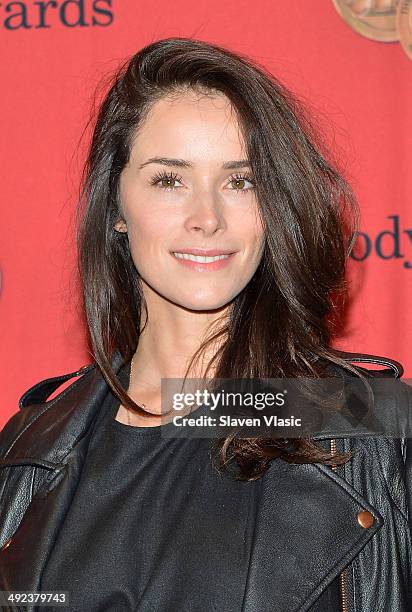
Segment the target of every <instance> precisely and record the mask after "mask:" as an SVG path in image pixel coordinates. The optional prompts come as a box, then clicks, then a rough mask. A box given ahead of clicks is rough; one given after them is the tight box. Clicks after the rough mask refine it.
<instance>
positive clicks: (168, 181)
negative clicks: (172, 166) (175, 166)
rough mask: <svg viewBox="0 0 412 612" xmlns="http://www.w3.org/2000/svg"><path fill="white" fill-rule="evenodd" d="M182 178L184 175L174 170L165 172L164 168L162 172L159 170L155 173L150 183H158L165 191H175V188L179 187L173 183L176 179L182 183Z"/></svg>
mask: <svg viewBox="0 0 412 612" xmlns="http://www.w3.org/2000/svg"><path fill="white" fill-rule="evenodd" d="M182 180H183V179H182V177H181V176H179V175H178V174H175V173H174V172H165V171H164V170H163V171H162V172H158V173H157V174H155V175H154V177H153V178H152V179H151V181H150V184H151V185H157V186H158V187H159V188H160V189H163V190H164V191H173V190H174V189H177V188H176V187H175V186H174V185H173V183H174V182H175V181H178V182H179V183H180V181H182Z"/></svg>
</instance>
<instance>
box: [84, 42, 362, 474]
mask: <svg viewBox="0 0 412 612" xmlns="http://www.w3.org/2000/svg"><path fill="white" fill-rule="evenodd" d="M187 88H192V89H194V90H198V91H201V92H203V93H205V92H206V93H207V92H216V91H217V92H221V93H223V94H225V95H226V96H227V97H228V98H229V100H230V101H231V103H232V105H233V108H234V109H235V110H236V112H237V115H238V118H239V123H240V126H241V129H242V134H243V138H244V142H245V147H246V151H247V153H248V158H249V160H250V163H251V166H252V174H253V177H254V181H255V184H256V195H257V200H258V204H259V211H260V214H261V217H262V220H263V222H264V226H265V246H264V252H263V256H262V260H261V263H260V265H259V267H258V269H257V270H256V273H255V274H254V276H253V278H252V279H251V280H250V282H249V283H248V285H247V286H246V287H245V288H244V289H243V290H242V291H241V293H240V294H239V295H238V296H237V297H236V298H235V299H234V300H233V302H232V304H231V306H230V314H229V317H226V318H225V319H224V320H223V319H222V321H221V322H220V325H218V327H217V329H216V330H215V331H214V333H213V334H212V335H211V336H210V337H209V338H208V339H207V341H206V342H204V343H203V344H202V346H201V347H199V350H198V351H196V353H195V355H193V359H192V361H191V363H190V365H189V368H190V367H191V365H192V363H193V362H194V360H195V359H198V358H199V357H200V356H201V354H202V353H203V351H204V350H205V349H206V348H207V347H210V346H214V343H215V342H216V341H219V340H220V342H219V349H218V350H216V351H215V353H214V357H213V358H212V360H211V361H210V363H209V365H208V367H207V369H206V372H205V374H204V375H205V377H206V376H207V374H208V372H209V370H210V367H211V366H212V364H214V366H215V372H214V377H216V378H230V379H233V378H235V379H236V378H250V377H256V378H260V377H273V378H279V377H289V378H293V377H301V376H309V377H314V378H316V377H322V375H323V371H324V367H325V364H330V363H332V364H336V365H338V366H341V367H343V368H345V369H346V370H350V371H351V372H352V373H353V374H355V375H359V374H358V372H357V370H356V369H355V368H354V367H353V366H351V365H350V364H349V363H348V362H347V361H346V360H345V359H343V358H341V357H339V356H338V354H337V353H336V352H335V351H334V350H332V349H331V348H330V343H331V338H332V334H333V330H334V329H335V327H336V325H337V323H336V321H337V320H336V318H335V316H334V315H335V314H336V312H337V311H338V306H339V305H342V304H343V303H344V296H345V293H346V290H347V284H346V281H345V269H346V263H347V258H348V255H349V253H350V251H351V249H352V248H353V244H354V240H355V230H356V228H357V219H358V210H357V205H356V201H355V197H354V195H353V192H352V190H351V188H350V186H349V185H348V183H347V181H346V180H345V179H344V178H343V174H342V172H340V171H338V170H337V164H336V163H332V162H331V161H330V159H331V156H330V154H329V152H327V153H325V152H324V151H323V148H322V145H321V144H320V142H318V135H317V134H316V133H315V131H314V129H313V125H312V123H311V121H310V120H309V118H308V117H307V112H306V111H305V109H304V105H302V103H301V102H300V101H299V100H298V98H297V97H296V96H295V95H294V94H292V93H291V91H289V90H288V89H287V88H286V87H285V86H284V85H283V84H281V83H280V82H279V81H278V80H277V79H276V78H275V77H274V76H273V75H272V74H270V73H269V72H268V71H267V70H266V69H265V68H264V67H262V66H260V65H259V64H256V63H255V62H252V61H251V60H250V59H248V58H246V57H245V56H241V55H239V54H235V53H233V52H231V51H229V50H227V49H224V48H222V47H219V46H216V45H212V44H208V43H206V42H202V41H199V40H194V39H188V38H168V39H165V40H159V41H157V42H154V43H152V44H149V45H148V46H146V47H144V48H143V49H142V50H140V51H139V52H138V53H136V54H135V55H134V56H133V57H132V58H131V59H128V60H127V62H126V63H124V64H122V65H121V67H120V68H118V69H117V70H116V71H115V74H114V75H111V76H110V82H109V87H108V91H107V93H106V94H105V96H104V99H103V100H102V102H101V103H100V104H99V106H98V109H97V113H96V114H97V117H96V119H95V120H94V118H93V117H92V118H91V120H93V121H94V129H93V133H92V137H91V143H90V147H89V152H88V156H87V160H86V163H85V166H84V171H83V176H82V181H81V193H80V199H79V207H78V217H77V222H78V255H79V257H78V262H79V273H80V280H81V287H82V299H83V306H84V311H85V315H86V319H87V326H88V330H89V334H90V343H91V348H92V354H93V357H94V359H95V361H96V363H97V365H98V367H99V368H100V370H101V372H102V375H103V376H104V378H105V379H106V381H107V383H108V384H109V386H110V387H111V389H112V390H113V392H114V393H115V395H116V396H117V397H118V398H119V399H120V400H121V402H122V404H123V405H124V406H126V407H129V408H131V409H134V410H136V412H138V413H139V414H141V413H142V410H141V409H140V408H139V407H138V406H137V404H136V403H135V402H134V401H133V400H132V399H131V397H129V396H128V394H127V392H126V390H125V389H124V388H123V387H122V385H121V383H120V381H119V380H118V378H117V376H116V373H115V372H114V371H113V369H112V367H111V363H112V355H113V352H114V351H115V350H119V351H120V353H121V355H122V357H124V362H125V363H126V361H127V360H130V359H131V357H132V356H133V354H134V353H135V351H136V348H137V345H138V342H139V335H140V333H141V331H140V330H139V321H141V320H142V314H143V312H145V316H146V320H147V311H146V308H145V304H144V300H143V295H142V291H141V288H140V284H139V275H138V272H137V270H136V268H135V266H134V263H133V260H132V257H131V254H130V249H129V244H128V239H127V234H125V233H119V232H116V231H114V224H115V222H116V221H117V220H118V219H119V218H120V217H121V216H122V215H121V208H120V200H119V177H120V174H121V172H122V170H123V168H124V167H125V165H126V164H127V162H128V161H129V155H130V150H131V143H132V139H133V136H134V135H135V133H136V130H137V129H138V127H139V126H140V125H141V124H142V122H143V121H144V119H145V117H146V116H147V113H148V111H149V110H150V109H151V107H152V106H153V104H154V103H155V102H156V101H158V100H159V99H160V98H162V97H164V96H166V95H174V94H177V95H178V94H179V93H181V92H184V91H185V90H187ZM327 158H328V159H329V161H327ZM189 368H188V371H189ZM218 445H219V448H220V460H221V465H225V466H227V465H228V463H229V461H230V460H235V462H236V464H237V466H238V467H239V468H240V477H241V478H244V479H249V480H250V479H255V478H258V477H260V476H261V475H262V474H263V473H264V471H265V470H266V469H267V467H268V466H269V464H270V461H272V460H273V459H274V458H277V457H280V458H282V459H284V460H286V461H288V462H291V463H315V462H319V463H325V464H329V465H334V464H339V463H343V462H345V461H347V460H348V459H349V458H350V454H335V455H332V454H330V453H329V452H327V451H326V450H324V449H323V448H322V447H321V446H319V445H317V444H316V443H315V442H314V441H312V440H310V438H307V439H306V438H295V439H282V438H281V439H279V438H278V439H272V438H264V439H263V438H252V439H250V438H249V439H241V438H237V437H236V435H235V434H233V435H231V436H228V437H227V438H224V439H221V440H219V441H218Z"/></svg>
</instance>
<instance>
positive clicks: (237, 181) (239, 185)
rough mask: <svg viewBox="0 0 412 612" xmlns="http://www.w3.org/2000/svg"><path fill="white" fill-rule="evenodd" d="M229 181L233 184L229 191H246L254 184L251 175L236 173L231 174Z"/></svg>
mask: <svg viewBox="0 0 412 612" xmlns="http://www.w3.org/2000/svg"><path fill="white" fill-rule="evenodd" d="M229 183H231V184H232V185H233V187H232V188H231V189H230V191H238V192H239V193H246V192H247V191H249V190H250V189H253V188H254V186H255V183H254V181H253V179H252V177H251V176H250V175H246V174H236V175H233V176H231V177H230V179H229ZM247 183H250V185H251V186H248V185H247Z"/></svg>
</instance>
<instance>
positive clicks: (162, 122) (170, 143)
mask: <svg viewBox="0 0 412 612" xmlns="http://www.w3.org/2000/svg"><path fill="white" fill-rule="evenodd" d="M212 152H213V153H214V155H216V154H220V157H222V158H227V159H235V157H234V156H235V155H236V154H237V155H239V154H240V153H241V152H244V140H243V135H242V130H241V124H240V121H239V118H238V115H237V112H236V109H235V108H234V107H233V105H232V104H231V102H230V100H229V99H228V98H227V97H226V96H225V95H224V94H223V93H220V92H213V93H212V94H209V93H207V94H204V93H200V92H195V91H193V90H188V91H186V92H184V93H180V94H174V95H173V96H170V95H169V96H166V97H163V98H161V99H160V100H158V101H157V102H155V103H154V105H153V106H152V108H151V109H150V111H149V112H148V114H147V116H146V118H145V119H144V121H143V122H142V124H141V126H140V127H139V129H138V131H137V133H136V135H135V137H134V139H133V146H132V157H136V158H139V159H140V158H141V157H142V156H146V155H153V156H156V155H163V156H166V155H169V156H171V157H172V156H175V157H185V158H188V159H190V158H191V157H193V158H195V157H196V156H198V155H199V156H205V155H206V154H211V153H212ZM227 156H229V157H227Z"/></svg>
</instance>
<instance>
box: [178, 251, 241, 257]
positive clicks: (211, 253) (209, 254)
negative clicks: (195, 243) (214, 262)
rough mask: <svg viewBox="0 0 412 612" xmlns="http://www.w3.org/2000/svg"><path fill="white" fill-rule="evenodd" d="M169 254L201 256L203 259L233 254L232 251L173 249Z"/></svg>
mask: <svg viewBox="0 0 412 612" xmlns="http://www.w3.org/2000/svg"><path fill="white" fill-rule="evenodd" d="M171 253H181V254H183V255H203V256H205V257H215V256H217V255H231V254H232V253H235V251H234V250H233V249H175V250H174V251H171Z"/></svg>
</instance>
